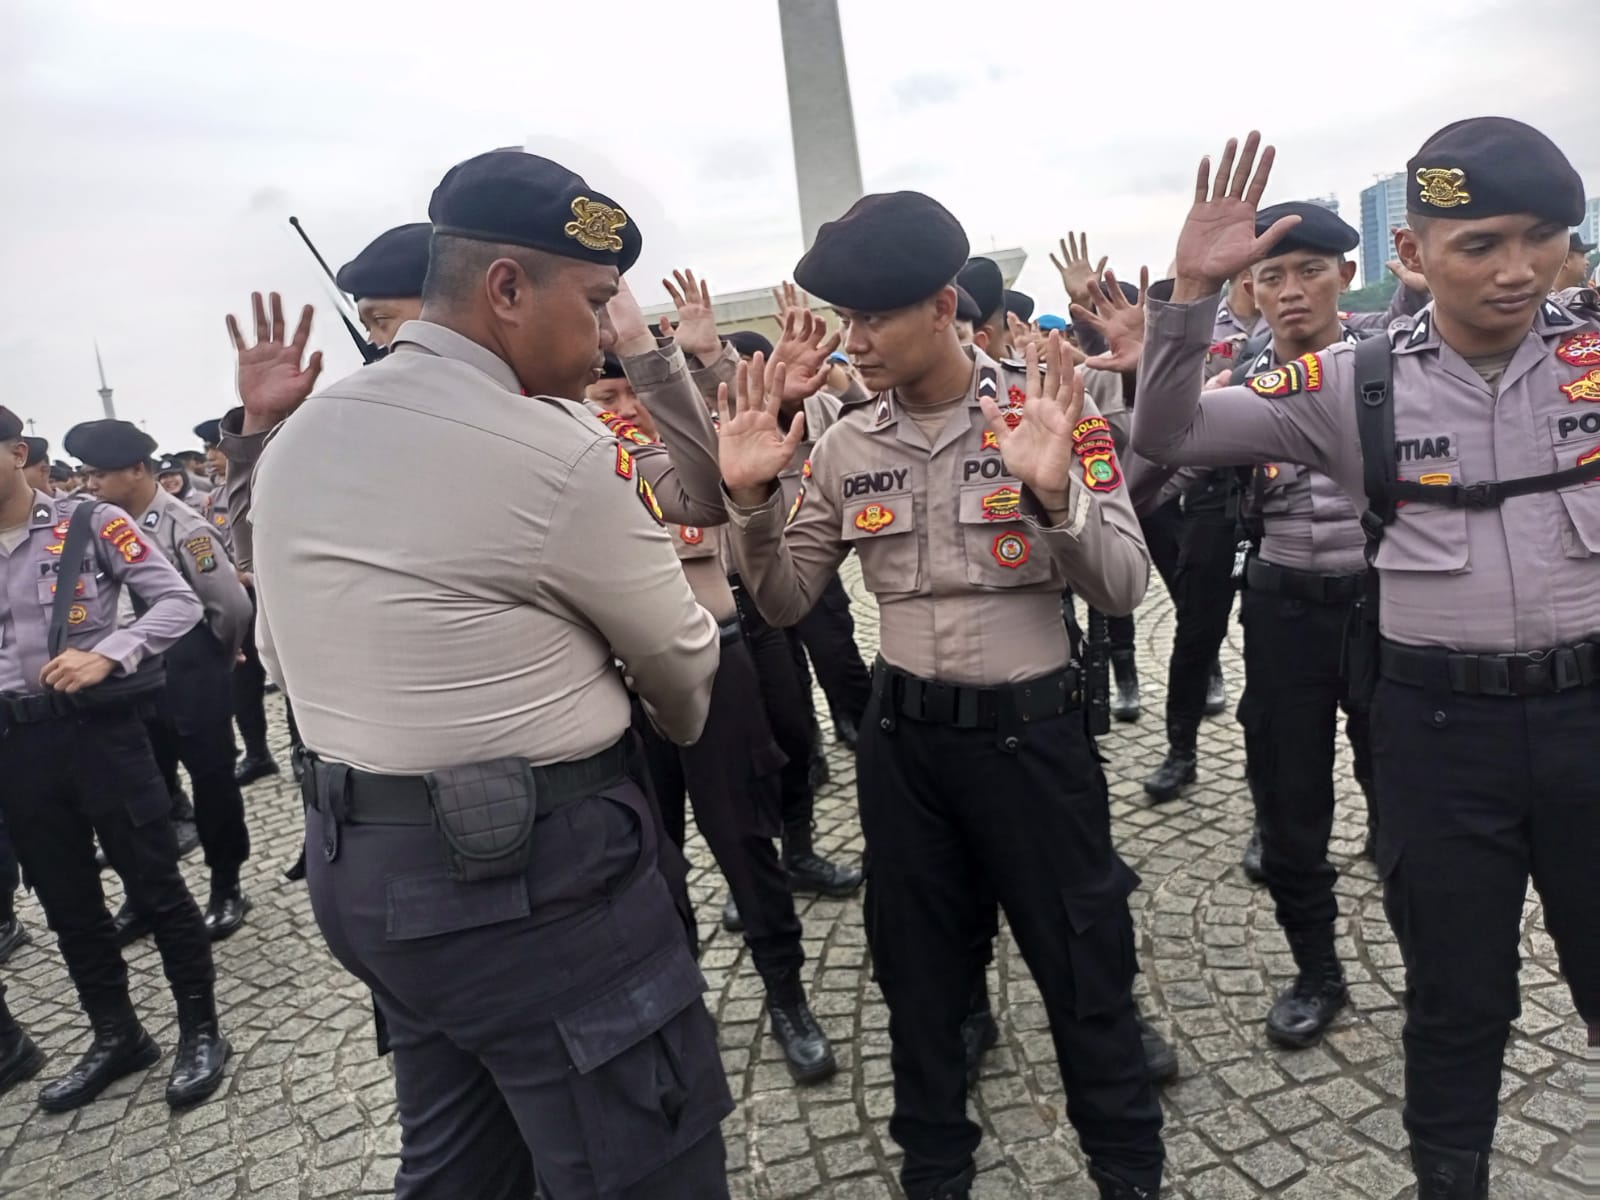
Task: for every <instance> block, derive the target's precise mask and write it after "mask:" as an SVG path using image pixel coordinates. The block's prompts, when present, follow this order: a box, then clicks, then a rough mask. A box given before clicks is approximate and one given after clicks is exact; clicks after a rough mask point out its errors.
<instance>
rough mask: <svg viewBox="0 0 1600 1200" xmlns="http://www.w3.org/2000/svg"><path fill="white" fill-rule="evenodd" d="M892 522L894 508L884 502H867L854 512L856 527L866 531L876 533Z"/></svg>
mask: <svg viewBox="0 0 1600 1200" xmlns="http://www.w3.org/2000/svg"><path fill="white" fill-rule="evenodd" d="M893 524H894V509H892V508H890V507H888V506H887V505H884V504H869V505H867V506H866V507H865V508H863V509H862V510H861V511H860V512H858V513H857V514H856V519H855V526H856V528H857V529H860V530H862V531H863V532H866V533H877V532H878V531H879V530H882V529H887V528H889V526H891V525H893Z"/></svg>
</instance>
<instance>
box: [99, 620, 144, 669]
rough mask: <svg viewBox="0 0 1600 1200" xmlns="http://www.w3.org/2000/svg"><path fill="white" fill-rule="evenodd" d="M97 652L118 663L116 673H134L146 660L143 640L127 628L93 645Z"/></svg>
mask: <svg viewBox="0 0 1600 1200" xmlns="http://www.w3.org/2000/svg"><path fill="white" fill-rule="evenodd" d="M92 649H93V650H94V652H95V653H96V654H103V655H105V656H106V657H107V658H109V659H111V661H112V662H114V663H116V664H117V669H116V671H114V672H113V674H116V675H132V674H133V672H134V670H135V669H136V668H137V667H138V666H139V664H140V663H141V662H142V661H143V660H144V645H143V643H141V641H140V640H139V639H138V638H136V637H134V636H133V635H132V634H130V633H129V632H128V631H127V630H125V629H119V630H117V631H116V632H115V633H112V634H110V635H108V636H107V637H105V638H102V639H101V641H100V644H99V645H97V646H94V647H92Z"/></svg>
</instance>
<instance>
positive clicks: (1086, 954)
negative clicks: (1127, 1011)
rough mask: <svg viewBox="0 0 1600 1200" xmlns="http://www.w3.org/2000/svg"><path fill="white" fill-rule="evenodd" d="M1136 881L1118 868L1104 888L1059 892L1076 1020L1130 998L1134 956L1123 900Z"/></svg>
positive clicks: (1112, 1008)
mask: <svg viewBox="0 0 1600 1200" xmlns="http://www.w3.org/2000/svg"><path fill="white" fill-rule="evenodd" d="M1138 882H1139V880H1138V877H1137V876H1136V875H1134V874H1133V872H1132V871H1130V870H1128V868H1127V867H1126V866H1124V867H1122V869H1121V871H1120V872H1119V873H1118V877H1117V879H1116V881H1115V882H1114V883H1113V884H1112V885H1111V886H1110V887H1101V888H1099V889H1096V890H1095V891H1093V892H1081V891H1064V892H1062V895H1061V899H1062V903H1063V904H1064V905H1065V907H1066V910H1067V924H1068V932H1067V950H1068V953H1069V955H1070V957H1071V959H1072V993H1073V996H1072V1009H1073V1013H1074V1014H1075V1015H1076V1016H1077V1017H1078V1018H1079V1019H1080V1020H1082V1019H1084V1018H1087V1017H1094V1016H1100V1015H1102V1014H1104V1013H1109V1012H1114V1011H1116V1010H1117V1009H1119V1008H1121V1007H1122V1006H1123V1005H1125V1004H1127V1003H1128V1002H1129V998H1130V996H1131V995H1132V990H1133V975H1134V969H1135V957H1134V944H1133V914H1132V912H1130V911H1129V909H1128V896H1129V894H1130V893H1131V892H1132V891H1133V889H1134V888H1135V887H1136V886H1137V885H1138Z"/></svg>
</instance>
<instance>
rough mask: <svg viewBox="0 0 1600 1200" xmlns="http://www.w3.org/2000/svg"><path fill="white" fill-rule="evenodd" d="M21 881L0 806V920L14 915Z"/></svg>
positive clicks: (13, 849) (7, 919)
mask: <svg viewBox="0 0 1600 1200" xmlns="http://www.w3.org/2000/svg"><path fill="white" fill-rule="evenodd" d="M21 883H22V872H21V870H20V868H18V866H17V851H16V847H14V846H13V845H12V844H11V835H10V834H9V833H7V832H6V819H5V811H4V809H3V808H0V921H9V920H11V918H12V917H14V916H15V915H16V911H17V910H16V902H17V887H18V885H20V884H21Z"/></svg>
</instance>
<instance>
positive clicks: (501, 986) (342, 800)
mask: <svg viewBox="0 0 1600 1200" xmlns="http://www.w3.org/2000/svg"><path fill="white" fill-rule="evenodd" d="M429 216H430V218H431V219H432V221H433V225H434V235H433V243H432V248H431V259H430V265H429V272H428V280H427V284H426V288H425V291H424V296H423V304H424V307H423V317H424V319H421V320H416V321H410V322H407V323H406V324H405V325H404V326H402V327H401V329H400V330H399V331H398V333H397V334H396V338H395V341H394V343H393V346H392V352H391V353H390V354H389V356H388V357H386V358H385V359H384V360H383V361H381V362H378V363H375V364H373V365H371V366H367V367H363V368H362V369H361V370H359V371H358V372H356V373H355V374H354V375H353V376H351V377H349V378H348V379H345V380H343V381H341V382H340V383H338V384H336V385H334V386H333V387H330V388H328V389H326V390H325V391H324V392H323V393H322V394H321V395H320V396H318V397H315V398H313V399H311V400H309V401H306V402H305V403H304V404H303V405H301V406H300V407H299V408H298V410H297V411H295V413H294V418H293V419H292V420H288V421H284V422H283V423H282V424H281V425H280V426H279V428H278V429H277V432H276V434H275V435H274V436H273V437H271V438H270V440H268V442H267V444H266V447H265V449H264V450H263V451H262V454H261V457H260V460H259V462H258V463H257V466H256V470H255V477H254V480H253V505H252V514H251V520H252V522H253V525H254V546H253V553H254V559H253V561H254V565H255V568H256V575H257V587H258V591H259V596H260V603H261V614H260V620H259V625H258V633H259V635H260V637H261V647H262V653H263V657H264V658H265V659H266V661H267V663H268V666H269V668H270V669H271V671H272V673H273V677H274V678H275V679H277V680H278V681H279V682H280V683H281V685H282V686H283V688H284V690H285V691H286V692H287V693H288V694H289V695H291V696H292V697H293V698H294V701H295V706H296V712H297V718H298V720H299V723H300V727H301V731H302V734H303V735H304V737H305V741H306V746H307V750H308V754H309V755H310V756H311V758H310V763H309V769H308V770H307V772H306V776H305V784H304V789H303V790H304V793H305V796H306V798H307V803H308V811H307V851H308V853H307V866H308V882H309V884H310V890H311V901H312V908H313V911H314V912H315V914H316V918H317V923H318V925H319V926H320V927H321V929H322V931H323V934H324V936H325V937H326V938H327V940H328V943H329V946H330V948H331V950H332V951H333V953H334V955H335V956H336V957H337V958H338V959H339V961H340V962H341V963H343V964H344V965H345V967H346V968H347V969H349V970H350V971H351V972H352V973H354V974H355V975H357V976H358V977H359V978H360V979H362V980H363V982H365V983H366V984H368V986H370V987H371V988H372V990H373V992H374V993H375V995H376V997H377V1001H378V1004H379V1006H380V1008H381V1009H382V1011H383V1014H384V1017H385V1018H386V1021H387V1024H388V1027H389V1032H390V1037H391V1040H392V1046H393V1050H394V1063H395V1089H396V1097H397V1100H398V1104H399V1113H400V1123H401V1152H400V1168H399V1171H398V1173H397V1175H396V1179H395V1194H396V1196H397V1197H399V1200H413V1198H416V1197H423V1196H428V1197H432V1196H442V1195H451V1196H468V1195H470V1196H474V1197H484V1198H485V1200H498V1198H502V1197H504V1198H510V1197H517V1198H519V1200H520V1198H521V1197H525V1196H526V1195H527V1194H528V1193H529V1192H530V1191H531V1190H533V1187H534V1183H535V1179H534V1163H537V1166H538V1184H539V1190H540V1192H541V1194H543V1195H544V1196H546V1197H548V1200H573V1198H578V1197H584V1198H589V1197H606V1198H607V1200H611V1198H613V1197H625V1198H632V1197H645V1196H648V1197H652V1198H657V1197H663V1198H669V1200H670V1198H684V1200H687V1198H689V1197H694V1198H696V1200H698V1198H699V1197H717V1196H726V1195H727V1189H726V1183H725V1180H724V1175H725V1169H724V1154H723V1146H722V1139H721V1136H720V1133H719V1130H718V1124H719V1122H720V1120H721V1118H722V1117H723V1116H724V1115H725V1114H726V1113H727V1112H728V1111H730V1109H731V1107H732V1103H731V1100H730V1097H729V1095H728V1090H727V1084H726V1081H725V1079H724V1077H723V1072H722V1066H721V1062H720V1060H719V1058H718V1053H717V1047H716V1034H715V1030H714V1028H713V1026H712V1023H711V1019H710V1017H709V1015H708V1014H707V1012H706V1009H705V1005H704V1004H703V1002H702V1000H701V995H700V994H701V992H702V990H703V989H704V986H705V984H704V980H703V978H702V977H701V975H700V973H699V971H698V969H697V968H696V967H695V965H694V961H693V959H692V957H691V955H690V952H689V948H688V946H687V945H686V944H685V941H684V938H683V936H682V929H681V926H680V924H679V918H678V915H677V912H676V910H675V908H674V905H673V902H672V899H671V896H670V894H669V892H668V889H667V885H666V883H665V881H664V880H663V878H662V877H661V874H660V872H659V870H658V868H657V865H656V822H655V820H654V818H653V817H652V815H651V813H650V810H649V807H648V804H647V802H646V800H645V799H644V797H643V795H642V794H641V793H640V791H639V788H638V786H637V785H636V784H635V783H634V781H633V780H632V779H630V778H628V777H627V775H626V769H627V767H626V763H627V759H628V757H629V756H628V754H627V744H626V742H625V741H624V740H623V739H624V735H625V734H626V732H627V728H628V720H629V706H628V692H627V688H626V686H625V683H624V676H626V677H627V679H629V680H631V682H632V685H633V687H634V688H635V690H636V691H637V692H638V694H639V695H640V696H641V697H642V698H643V702H644V704H645V706H646V709H647V711H648V713H649V714H650V716H651V719H652V720H654V721H655V722H656V723H657V725H658V727H660V728H661V729H662V731H663V732H664V733H666V734H667V735H668V736H670V737H672V738H673V739H674V740H677V741H681V742H692V741H693V740H694V739H695V738H696V737H697V736H698V735H699V733H700V729H701V727H702V724H703V722H704V719H705V714H706V709H707V704H708V700H709V697H710V689H711V681H712V677H713V675H714V674H715V671H716V665H717V659H718V646H717V626H716V622H715V621H714V620H713V619H712V617H711V615H710V614H709V613H707V612H706V611H705V610H704V609H701V608H700V607H699V606H698V605H696V604H695V602H694V598H693V595H692V593H691V592H690V590H689V586H688V584H687V583H686V582H685V580H684V577H683V572H682V571H681V569H680V568H679V566H678V562H677V558H676V556H675V555H674V554H673V552H672V548H671V543H670V541H669V539H668V537H667V534H666V531H665V530H664V529H663V528H662V526H661V524H660V523H659V521H658V520H657V518H656V516H655V514H654V511H653V504H652V489H651V488H650V487H649V486H648V481H647V480H646V481H645V482H644V484H643V485H642V484H641V476H640V473H639V471H638V468H637V465H636V463H635V460H634V459H633V458H632V456H631V452H630V451H629V450H628V448H627V447H626V446H625V445H623V444H621V443H619V442H618V441H617V440H616V439H615V438H614V437H613V436H612V435H611V434H610V433H609V432H607V431H606V430H605V429H604V428H603V427H602V426H601V425H599V424H598V423H597V422H596V421H595V420H594V419H593V417H591V416H590V415H589V414H588V413H587V412H586V411H585V410H584V409H583V407H582V405H581V404H579V403H577V402H576V401H568V400H561V399H553V398H552V397H555V396H562V395H569V396H576V395H579V394H581V392H582V389H583V387H584V386H585V384H586V383H587V382H588V381H589V379H590V378H591V376H592V366H593V364H594V363H595V362H596V361H597V359H598V358H599V354H600V350H601V349H602V348H603V347H604V346H606V345H608V344H609V343H610V341H611V338H612V332H611V328H610V322H609V318H608V317H607V315H606V303H607V301H608V300H609V299H610V298H611V296H612V295H613V294H614V293H615V291H616V289H617V281H618V273H619V271H620V270H621V269H625V268H626V267H628V266H630V265H632V263H633V261H634V259H635V258H636V257H637V255H638V252H639V246H640V239H639V232H638V227H637V225H636V224H635V223H634V221H633V218H632V217H631V216H630V215H629V214H628V213H627V212H626V211H625V210H623V209H621V208H620V207H618V206H617V205H616V204H615V203H613V202H612V201H611V200H610V199H609V198H607V197H605V196H603V195H601V194H600V193H598V192H596V191H595V190H594V189H592V188H590V187H589V186H588V185H587V184H586V183H585V182H584V181H583V180H582V179H581V178H579V177H578V176H577V175H574V174H573V173H572V172H570V171H567V170H566V169H565V168H563V167H561V166H559V165H557V164H556V163H553V162H550V161H549V160H547V159H543V158H539V157H536V156H534V155H530V154H524V153H521V152H520V151H493V152H490V153H487V154H482V155H479V156H477V157H476V158H473V159H469V160H467V161H466V162H464V163H461V164H459V165H458V166H456V167H454V168H452V169H451V171H450V172H449V173H448V174H447V175H446V176H445V178H444V180H443V181H442V182H441V183H440V185H439V187H438V188H437V189H436V190H435V193H434V196H433V200H432V203H431V205H430V207H429ZM257 337H258V338H260V339H269V340H270V339H272V338H273V331H272V330H271V329H270V328H268V327H267V325H266V323H265V322H261V323H260V324H259V325H258V329H257ZM280 337H281V331H280ZM241 348H242V342H241ZM300 348H301V349H303V343H302V344H301V346H300ZM294 367H295V369H296V370H299V369H300V368H299V363H298V361H296V363H295V364H294ZM241 382H243V380H241ZM303 382H304V381H303V380H299V379H295V378H294V377H293V376H292V373H291V374H289V375H287V376H286V377H284V378H281V379H278V380H277V381H276V383H275V384H269V386H266V387H264V388H262V389H260V390H255V389H252V391H251V392H250V393H245V394H246V395H247V397H248V398H249V400H250V403H251V405H252V408H250V409H247V411H246V413H245V415H244V418H243V421H242V423H241V428H242V430H243V431H245V432H246V433H253V432H255V431H256V429H257V428H259V427H260V426H262V425H270V424H271V423H272V422H273V420H274V419H275V418H276V417H277V416H279V415H280V414H281V412H282V411H283V410H284V409H286V408H294V406H295V405H297V404H299V400H300V398H301V396H303V392H300V393H299V394H296V393H297V392H298V389H299V387H300V386H301V384H303ZM353 445H355V446H360V447H362V450H363V453H362V455H361V456H358V457H352V456H351V455H350V453H349V449H350V447H351V446H353ZM306 478H313V479H316V480H318V487H317V488H316V490H315V491H314V492H312V491H309V490H308V489H306V488H305V487H304V484H303V481H304V480H305V479H306ZM396 480H411V481H413V483H415V484H417V486H411V487H399V488H397V487H396V486H394V485H395V481H396ZM430 480H431V481H435V483H436V484H437V485H438V486H435V487H431V488H430V487H426V486H421V485H422V484H424V483H426V482H427V481H430ZM441 480H449V481H451V482H450V486H449V487H448V488H444V490H442V491H441V490H440V488H441V487H443V485H442V483H439V481H441ZM330 510H332V511H337V512H338V513H339V514H340V519H339V521H338V522H335V523H333V524H331V525H330V524H329V522H328V521H327V519H326V514H327V513H328V511H330ZM312 595H315V596H337V597H340V598H341V603H342V604H343V605H344V610H343V611H344V615H345V618H346V619H344V620H341V621H340V622H339V623H338V624H337V625H336V626H331V625H330V624H329V623H328V622H327V621H326V619H325V617H326V613H325V612H324V611H321V610H319V609H318V608H317V607H316V606H312V605H308V604H306V603H305V597H307V596H312ZM618 661H620V663H621V664H622V666H621V669H620V670H618V669H617V667H616V665H615V664H616V663H617V662H618ZM491 804H492V805H493V809H494V811H493V814H492V815H491V813H490V812H488V811H485V808H486V806H488V805H491ZM474 830H478V831H480V833H482V836H474ZM519 1146H526V1147H527V1149H526V1150H520V1149H518V1147H519ZM529 1151H531V1156H530V1153H529Z"/></svg>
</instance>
